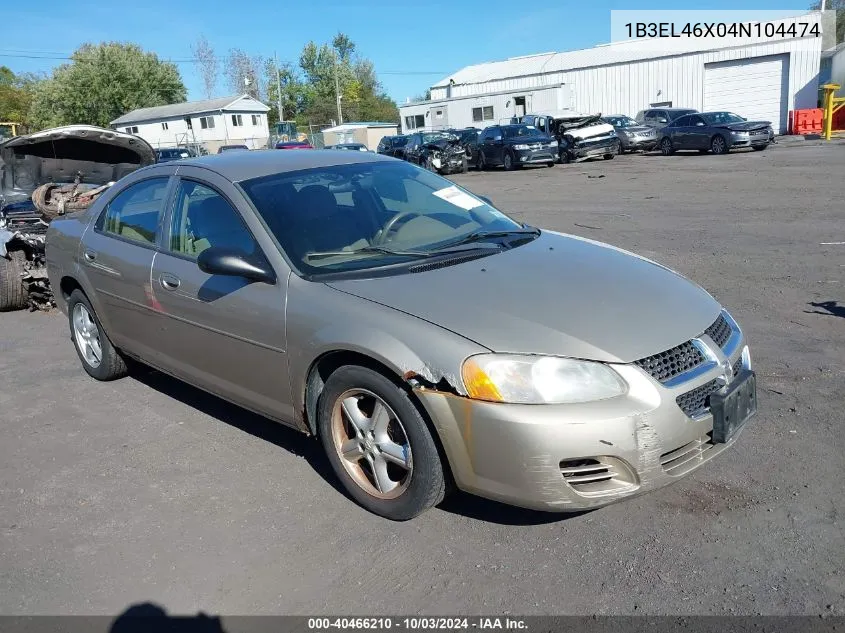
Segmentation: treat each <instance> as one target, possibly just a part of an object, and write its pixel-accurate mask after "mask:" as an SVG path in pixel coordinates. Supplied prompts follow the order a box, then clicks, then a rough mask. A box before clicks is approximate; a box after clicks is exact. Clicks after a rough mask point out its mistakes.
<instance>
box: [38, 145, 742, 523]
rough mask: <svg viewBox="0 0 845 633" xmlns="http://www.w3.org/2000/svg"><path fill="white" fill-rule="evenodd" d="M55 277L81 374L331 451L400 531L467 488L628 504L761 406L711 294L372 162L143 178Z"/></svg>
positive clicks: (82, 224) (106, 203) (117, 193)
mask: <svg viewBox="0 0 845 633" xmlns="http://www.w3.org/2000/svg"><path fill="white" fill-rule="evenodd" d="M47 266H48V271H49V276H50V282H51V284H52V285H53V286H54V287H60V288H61V289H62V292H60V293H56V295H57V296H56V301H57V303H58V305H59V307H60V309H61V310H62V311H63V312H65V313H66V314H67V317H68V322H69V327H70V331H71V334H72V336H71V340H72V344H73V346H74V347H75V349H76V352H77V354H78V356H79V359H80V362H81V365H82V368H83V369H84V370H85V371H86V372H87V373H88V374H89V375H90V376H93V377H94V378H96V379H98V380H112V379H116V378H119V377H121V376H123V375H125V374H126V364H125V363H126V359H130V358H132V359H136V360H139V361H142V362H146V363H147V364H150V365H152V366H154V367H157V368H159V369H161V370H163V371H165V372H167V373H168V374H172V375H174V376H176V377H178V378H180V379H182V380H185V381H186V382H188V383H191V384H193V385H196V386H198V387H200V388H202V389H204V390H207V391H209V392H211V393H214V394H217V395H218V396H222V397H223V398H225V399H227V400H230V401H231V402H234V403H236V404H239V405H241V406H244V407H246V408H248V409H251V410H253V411H256V412H259V413H261V414H263V415H265V416H268V417H269V418H271V419H273V420H275V421H278V422H280V423H283V424H286V425H289V426H291V427H293V428H295V429H298V430H299V431H302V432H304V433H306V434H309V435H311V436H316V437H317V438H318V440H319V441H320V442H321V444H322V447H323V450H324V451H325V453H326V455H327V456H328V460H329V462H330V463H331V466H332V468H333V470H334V472H335V473H336V474H337V477H338V478H339V481H340V482H341V483H342V484H343V486H344V488H345V490H346V491H347V492H348V494H349V495H350V496H351V497H352V498H353V499H355V500H356V501H357V502H358V503H360V504H361V505H362V506H364V507H365V508H367V509H368V510H370V511H372V512H375V513H377V514H379V515H381V516H384V517H388V518H390V519H395V520H404V519H410V518H412V517H414V516H416V515H418V514H420V513H421V512H423V511H424V510H426V509H427V508H430V507H432V506H434V505H436V504H437V503H439V502H440V501H441V500H442V499H443V498H444V496H445V494H446V491H447V489H449V488H451V487H452V486H451V484H452V483H453V482H454V484H455V485H456V486H457V487H458V488H460V489H462V490H465V491H468V492H471V493H475V494H478V495H481V496H484V497H489V498H492V499H497V500H500V501H504V502H507V503H511V504H515V505H518V506H525V507H528V508H536V509H541V510H548V511H573V510H582V509H587V508H595V507H598V506H602V505H605V504H608V503H611V502H614V501H620V500H623V499H627V498H629V497H632V496H634V495H638V494H641V493H646V492H649V491H653V490H656V489H657V488H660V487H661V486H664V485H666V484H669V483H671V482H673V481H677V480H678V479H679V478H681V477H684V476H686V475H688V474H689V473H691V472H694V471H695V470H696V469H697V468H699V467H700V466H702V465H703V464H705V463H706V462H708V461H709V460H710V459H711V458H713V457H714V456H716V455H719V454H720V453H722V452H723V451H724V450H725V449H726V448H728V447H730V446H732V445H733V444H734V443H735V442H736V441H737V438H738V437H739V436H740V433H741V432H742V430H743V428H744V427H745V426H746V423H747V422H746V421H747V420H748V419H749V418H750V417H751V416H752V415H753V414H754V413H755V412H756V391H755V384H756V383H755V380H756V379H755V374H754V372H753V371H752V369H751V357H750V354H749V352H748V347H747V345H746V341H745V337H744V336H743V333H742V331H741V330H740V327H739V325H737V323H736V322H735V321H734V319H733V318H732V317H731V315H730V314H729V313H728V312H727V311H725V310H723V309H722V307H721V306H720V305H719V303H718V302H717V301H716V300H715V299H714V298H713V297H712V296H710V295H709V294H708V293H707V292H705V291H704V290H703V289H701V288H700V287H699V286H697V285H695V284H694V283H692V282H690V281H688V280H686V279H685V278H683V277H682V276H681V275H679V274H677V273H675V272H673V271H671V270H669V269H667V268H665V267H663V266H661V265H659V264H656V263H654V262H652V261H649V260H647V259H644V258H642V257H639V256H637V255H634V254H632V253H629V252H626V251H622V250H620V249H618V248H615V247H612V246H608V245H606V244H601V243H598V242H594V241H592V240H587V239H584V238H580V237H576V236H572V235H564V234H561V233H557V232H554V231H547V230H540V229H536V228H533V227H530V226H526V225H524V224H520V223H518V222H516V221H515V220H513V219H511V218H510V217H508V216H507V215H505V214H504V213H502V212H501V211H499V210H498V209H496V208H495V207H494V206H492V204H488V203H487V202H485V200H484V199H482V198H481V197H479V196H475V195H473V194H472V193H470V192H469V191H467V190H465V189H463V188H461V187H458V186H456V185H455V184H453V183H452V182H450V181H448V180H447V179H445V178H443V177H441V176H438V175H437V174H434V173H431V172H429V171H426V170H424V169H420V168H419V167H417V166H415V165H411V164H409V163H407V162H404V161H398V160H396V159H393V158H390V157H385V156H381V155H379V154H375V153H372V152H243V153H235V154H224V155H222V156H213V157H204V158H197V159H185V160H183V161H179V162H176V163H163V164H158V165H154V166H151V167H145V168H143V169H140V170H138V171H136V172H135V173H133V174H130V175H129V176H127V177H126V178H124V179H123V180H122V181H121V182H119V183H118V184H117V185H116V186H113V187H112V188H110V189H108V190H107V191H106V192H104V193H103V195H102V196H100V198H99V199H98V200H97V201H96V202H95V203H94V204H93V205H92V206H91V207H90V208H89V209H88V210H87V211H84V212H82V213H79V214H74V215H68V216H64V217H60V218H58V219H56V220H54V221H53V222H52V223H51V225H50V227H49V228H48V243H47Z"/></svg>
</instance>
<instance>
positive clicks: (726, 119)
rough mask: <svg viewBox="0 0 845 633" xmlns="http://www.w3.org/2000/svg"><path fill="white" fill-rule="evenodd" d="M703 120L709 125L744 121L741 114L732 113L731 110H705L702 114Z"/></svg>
mask: <svg viewBox="0 0 845 633" xmlns="http://www.w3.org/2000/svg"><path fill="white" fill-rule="evenodd" d="M701 116H702V117H704V120H705V121H707V123H708V124H709V125H721V124H723V123H742V122H743V121H745V119H743V118H742V117H741V116H739V115H738V114H734V113H733V112H707V113H706V114H702V115H701Z"/></svg>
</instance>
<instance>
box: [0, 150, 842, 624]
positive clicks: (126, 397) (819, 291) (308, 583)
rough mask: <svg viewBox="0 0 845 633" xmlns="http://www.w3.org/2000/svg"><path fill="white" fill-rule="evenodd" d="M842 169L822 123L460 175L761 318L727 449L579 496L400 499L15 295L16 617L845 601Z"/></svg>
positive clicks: (10, 551) (687, 608) (8, 533)
mask: <svg viewBox="0 0 845 633" xmlns="http://www.w3.org/2000/svg"><path fill="white" fill-rule="evenodd" d="M843 175H845V145H843V144H841V143H838V144H837V143H831V144H829V145H820V144H818V143H807V144H800V145H793V146H786V145H785V144H781V145H777V146H774V147H772V148H770V149H769V150H768V151H766V152H762V153H756V152H755V153H741V154H731V155H728V156H709V155H706V156H699V155H697V154H692V155H678V156H672V157H662V156H656V155H655V156H651V155H647V156H642V155H633V156H620V157H617V158H616V159H615V160H613V161H593V162H588V163H578V164H574V165H567V166H557V167H555V168H554V169H546V168H539V169H531V170H528V169H526V170H524V171H518V172H514V173H503V172H485V173H475V172H473V173H469V174H466V175H459V176H456V177H454V179H455V180H456V181H457V182H459V183H460V184H462V185H465V186H466V187H468V188H469V189H471V190H473V191H475V192H476V193H478V194H481V195H486V196H489V197H491V198H492V199H493V200H494V202H495V203H496V204H497V205H498V206H500V207H501V208H502V209H503V210H505V211H507V212H509V213H511V214H512V215H513V216H515V217H517V218H518V219H520V220H522V221H526V222H528V223H531V224H534V225H537V226H540V227H545V228H549V229H554V230H559V231H563V232H569V233H576V234H579V235H585V236H588V237H590V238H593V239H597V240H601V241H606V242H610V243H612V244H614V245H617V246H620V247H622V248H625V249H629V250H632V251H636V252H637V253H640V254H643V255H645V256H647V257H650V258H653V259H656V260H657V261H659V262H661V263H663V264H666V265H668V266H669V267H671V268H673V269H675V270H677V271H679V272H681V273H683V274H685V275H687V276H689V277H690V278H692V279H693V280H694V281H696V282H698V283H699V284H700V285H702V286H704V287H705V288H707V289H708V290H709V291H711V292H712V293H713V294H714V295H715V296H716V298H717V299H719V300H720V301H721V302H722V303H723V304H724V305H725V306H726V307H728V308H729V309H730V310H731V311H732V313H733V314H734V316H735V317H736V318H737V319H738V320H739V322H740V323H741V325H742V326H743V327H744V329H745V330H746V334H747V336H748V339H749V342H750V345H751V350H752V358H753V360H754V364H755V369H756V371H757V372H758V376H759V388H760V394H759V396H760V397H759V400H760V414H759V415H758V416H757V418H756V419H755V420H754V421H753V422H752V423H751V425H750V427H749V428H747V429H746V430H745V432H744V433H743V435H742V437H741V439H740V441H739V442H738V443H737V445H736V446H735V447H734V448H733V450H731V451H728V452H726V453H724V454H723V455H721V456H720V457H718V458H717V459H715V460H713V461H712V462H710V463H709V464H707V465H706V466H705V467H703V468H702V469H700V470H699V471H697V472H696V473H695V474H693V475H692V476H690V477H688V478H686V479H684V480H682V481H681V482H679V483H677V484H675V485H673V486H670V487H668V488H665V489H662V490H660V491H657V492H655V493H652V494H649V495H644V496H642V497H639V498H635V499H632V500H630V501H627V502H623V503H619V504H616V505H613V506H610V507H607V508H604V509H601V510H598V511H595V512H591V513H588V514H582V515H578V516H574V517H569V518H567V517H566V516H565V515H563V516H562V515H550V514H542V513H536V512H529V511H524V510H518V509H513V508H510V507H506V506H503V505H499V504H496V503H492V502H487V501H483V500H480V499H477V498H474V497H470V496H468V495H464V494H458V495H456V496H454V497H453V498H451V499H449V500H448V501H447V502H446V503H444V505H443V506H442V507H440V508H435V509H434V510H432V511H430V512H428V513H427V514H425V515H423V516H422V517H420V518H419V519H417V520H415V521H412V522H408V523H402V524H397V523H391V522H388V521H385V520H382V519H380V518H377V517H375V516H373V515H370V514H368V513H366V512H365V511H363V510H361V509H360V508H358V507H357V506H356V505H354V504H353V503H352V502H351V501H349V500H348V499H347V498H346V497H345V496H344V495H342V494H341V493H339V492H338V491H337V490H336V489H335V487H336V486H337V483H336V482H335V480H334V478H333V476H332V475H331V473H330V470H329V467H328V464H327V462H326V460H325V459H324V458H323V457H322V455H321V453H320V447H319V445H318V444H317V443H316V442H314V441H313V440H309V439H307V438H305V437H302V436H300V435H298V434H297V433H296V432H294V431H290V430H287V429H285V428H281V427H279V426H277V425H274V424H273V423H271V422H269V421H266V420H264V419H262V418H259V417H257V416H255V415H252V414H249V413H247V412H245V411H243V410H241V409H238V408H237V407H234V406H231V405H228V404H226V403H224V402H222V401H220V400H218V399H216V398H214V397H211V396H208V395H205V394H203V393H201V392H199V391H197V390H195V389H192V388H190V387H188V386H186V385H184V384H182V383H179V382H178V381H175V380H173V379H170V378H167V377H164V376H162V375H160V374H158V373H155V372H150V373H142V374H138V375H137V376H135V377H133V378H128V379H124V380H122V381H118V382H115V383H108V384H101V383H97V382H95V381H93V380H91V379H89V378H88V377H87V376H86V375H85V374H84V372H83V371H82V369H81V368H80V366H79V361H78V360H77V358H76V356H75V353H74V351H73V348H72V346H71V343H70V341H69V338H68V326H67V321H66V319H65V317H63V316H62V315H61V314H59V313H56V312H53V313H49V314H41V313H24V312H19V313H12V314H2V315H0V328H2V338H0V354H2V356H0V357H2V359H3V360H2V363H0V385H2V388H0V420H2V421H0V614H71V613H72V614H110V615H116V614H118V613H120V612H121V611H123V610H124V609H125V608H126V607H128V606H129V605H131V604H134V603H138V602H146V601H152V602H155V603H157V604H159V605H161V606H162V607H164V608H166V609H167V610H168V612H171V613H174V612H175V613H184V614H193V613H196V612H197V611H200V610H202V611H204V612H206V613H210V614H219V613H222V614H252V613H287V614H314V613H321V612H332V613H343V614H360V615H375V614H400V613H409V614H417V613H426V614H435V613H441V614H443V613H466V614H481V613H483V614H493V613H511V614H520V615H525V614H591V613H596V614H759V613H762V614H822V613H824V614H839V615H842V614H845V535H843V513H845V486H843V474H845V460H843V448H844V447H843V433H842V422H843V413H842V411H843V409H845V370H843V367H845V362H843V361H845V282H843V270H845V245H843V244H841V242H845V222H843V219H845V204H843V184H844V183H845V178H843ZM836 242H839V244H836ZM634 325H635V324H631V326H632V327H633V326H634Z"/></svg>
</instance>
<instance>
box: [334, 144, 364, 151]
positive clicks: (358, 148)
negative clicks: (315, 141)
mask: <svg viewBox="0 0 845 633" xmlns="http://www.w3.org/2000/svg"><path fill="white" fill-rule="evenodd" d="M324 149H345V150H351V151H353V152H369V151H370V150H369V149H367V146H366V145H364V144H363V143H338V144H337V145H326V147H325V148H324Z"/></svg>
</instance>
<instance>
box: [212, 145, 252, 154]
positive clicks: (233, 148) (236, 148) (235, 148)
mask: <svg viewBox="0 0 845 633" xmlns="http://www.w3.org/2000/svg"><path fill="white" fill-rule="evenodd" d="M248 151H249V147H247V146H246V145H221V146H220V147H218V148H217V153H218V154H223V153H225V152H248Z"/></svg>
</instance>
